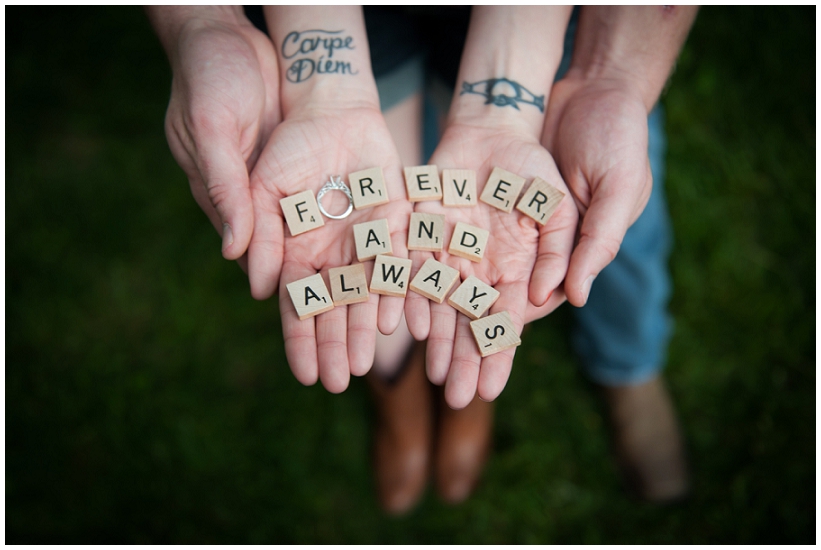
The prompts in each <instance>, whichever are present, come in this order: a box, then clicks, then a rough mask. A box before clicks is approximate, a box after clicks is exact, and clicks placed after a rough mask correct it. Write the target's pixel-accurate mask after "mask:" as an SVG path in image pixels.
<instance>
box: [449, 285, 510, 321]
mask: <svg viewBox="0 0 821 550" xmlns="http://www.w3.org/2000/svg"><path fill="white" fill-rule="evenodd" d="M498 299H499V291H498V290H496V289H495V288H493V287H492V286H490V285H487V284H485V283H483V282H482V281H481V280H480V279H479V278H478V277H474V276H473V275H471V276H470V277H468V278H467V279H465V281H464V282H463V283H462V284H461V285H459V288H457V289H456V291H455V292H454V293H453V294H451V295H450V298H448V303H449V304H450V305H451V306H453V309H455V310H456V311H459V312H461V313H464V314H465V315H467V316H468V317H470V318H471V319H478V318H479V317H481V316H482V315H484V314H485V312H486V311H487V310H488V309H490V306H492V305H493V304H494V303H495V302H496V300H498Z"/></svg>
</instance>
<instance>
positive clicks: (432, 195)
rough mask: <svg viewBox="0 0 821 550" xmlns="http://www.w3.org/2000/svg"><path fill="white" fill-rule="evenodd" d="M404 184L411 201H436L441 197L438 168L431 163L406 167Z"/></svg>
mask: <svg viewBox="0 0 821 550" xmlns="http://www.w3.org/2000/svg"><path fill="white" fill-rule="evenodd" d="M405 186H406V187H407V188H408V200H410V201H411V202H417V201H438V200H441V199H442V184H440V183H439V169H438V168H436V166H434V165H432V164H431V165H428V166H411V167H406V168H405Z"/></svg>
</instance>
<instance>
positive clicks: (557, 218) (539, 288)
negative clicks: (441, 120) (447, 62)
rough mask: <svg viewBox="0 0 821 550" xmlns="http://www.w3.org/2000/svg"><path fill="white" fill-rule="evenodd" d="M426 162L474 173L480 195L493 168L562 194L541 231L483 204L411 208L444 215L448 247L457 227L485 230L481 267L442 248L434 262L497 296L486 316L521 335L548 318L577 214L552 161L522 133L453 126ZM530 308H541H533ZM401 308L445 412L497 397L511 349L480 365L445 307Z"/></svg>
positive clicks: (466, 331) (469, 337)
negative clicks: (441, 389)
mask: <svg viewBox="0 0 821 550" xmlns="http://www.w3.org/2000/svg"><path fill="white" fill-rule="evenodd" d="M430 163H431V164H436V165H437V166H438V167H439V168H440V169H446V168H469V169H474V170H476V182H477V187H478V192H479V193H480V194H481V192H482V189H483V187H484V184H485V182H486V181H487V179H488V176H489V175H490V172H491V171H492V170H493V168H494V167H496V166H499V167H501V168H504V169H505V170H509V171H511V172H513V173H515V174H518V175H520V176H522V177H524V178H526V179H527V180H532V179H533V178H534V177H540V178H542V179H543V180H545V181H547V182H548V183H550V184H551V185H553V186H554V187H556V188H557V189H559V190H560V191H562V192H563V193H565V194H566V197H565V198H564V199H563V200H562V202H561V203H560V205H559V207H558V209H557V210H556V211H555V212H554V214H553V216H552V217H551V218H550V220H549V221H548V222H547V224H546V225H545V226H540V225H537V224H536V222H534V221H533V220H532V219H530V218H529V217H527V216H525V215H524V214H522V213H520V212H519V211H518V210H516V209H514V210H513V211H512V212H511V213H509V214H507V213H505V212H502V211H501V210H497V209H496V208H493V207H492V206H489V205H487V204H485V203H484V202H481V201H479V203H478V205H476V206H473V207H468V208H447V207H444V206H443V205H442V204H441V203H440V202H419V203H417V205H416V211H417V212H428V213H437V214H443V215H444V216H445V219H446V225H445V239H444V242H445V243H446V244H447V243H449V242H450V236H451V234H452V231H453V227H454V226H455V224H456V222H460V221H461V222H464V223H468V224H470V225H473V226H476V227H480V228H483V229H486V230H488V231H490V238H489V240H488V244H487V250H486V252H485V256H484V259H483V260H482V261H481V262H479V263H474V262H471V261H468V260H465V259H462V258H459V257H456V256H451V255H450V254H448V253H447V246H445V249H444V251H443V252H441V253H439V252H437V253H435V254H434V257H436V258H437V259H438V260H439V261H441V262H443V263H445V264H448V265H450V266H451V267H454V268H456V269H459V271H460V273H461V276H462V279H465V278H466V277H468V276H469V275H475V276H476V277H478V278H479V279H481V280H482V281H484V282H485V283H487V284H489V285H491V286H493V287H494V288H495V289H496V290H498V291H499V292H500V293H501V295H500V297H499V299H498V301H497V302H496V303H495V304H494V305H493V307H492V308H491V310H490V313H491V314H492V313H496V312H498V311H503V310H506V311H508V312H509V313H510V315H511V318H512V319H513V322H514V324H515V326H516V330H517V331H518V333H520V334H521V331H522V328H523V326H524V324H525V322H527V321H530V320H532V319H534V318H538V317H541V316H544V315H546V314H547V313H549V312H550V311H552V310H553V309H555V308H556V307H557V306H558V305H559V304H561V303H562V301H563V300H564V295H563V293H562V292H561V290H557V287H558V286H559V285H560V284H561V282H562V280H563V279H564V276H565V272H566V271H567V264H568V261H569V259H570V251H571V250H572V247H573V238H574V235H575V231H576V224H577V220H578V213H577V211H576V206H575V204H574V203H573V201H572V199H571V197H570V196H569V192H568V190H567V188H566V186H565V184H564V182H563V181H562V178H561V176H560V175H559V172H558V170H557V169H556V165H555V164H554V162H553V159H552V158H551V156H550V154H549V153H548V152H547V150H545V149H544V148H543V147H542V146H541V145H540V144H539V143H538V141H537V140H536V139H535V138H533V137H532V136H531V135H530V134H528V133H526V132H520V131H516V130H513V129H500V128H498V127H483V126H480V125H468V124H452V125H451V126H449V127H448V129H447V130H446V132H445V134H444V136H443V137H442V140H441V142H440V144H439V147H438V148H437V149H436V151H435V152H434V154H433V157H432V158H431V160H430ZM443 184H444V182H443ZM430 256H431V253H422V252H413V253H411V259H413V261H414V268H415V269H418V268H419V267H420V266H421V265H422V263H423V262H424V261H425V260H426V259H427V258H429V257H430ZM528 297H529V300H528ZM529 302H531V303H532V304H535V305H538V306H542V307H539V308H536V307H535V306H534V305H531V304H530V303H529ZM405 309H406V316H407V320H408V327H409V328H410V330H411V333H412V334H413V335H414V337H415V338H417V339H423V338H426V337H427V338H428V352H427V353H428V355H427V370H428V377H429V378H430V380H431V381H432V382H433V383H435V384H443V383H444V384H445V399H446V401H447V403H448V404H449V405H450V406H451V407H453V408H456V409H459V408H462V407H464V406H466V405H467V404H468V403H470V401H471V400H472V399H473V397H474V396H475V395H476V393H477V391H478V394H479V397H481V398H482V399H484V400H487V401H490V400H493V399H495V398H496V397H497V396H498V395H499V394H500V393H501V391H502V389H504V386H505V384H506V383H507V379H508V377H509V376H510V369H511V366H512V363H513V355H514V353H515V349H509V350H506V351H503V352H500V353H497V354H495V355H491V356H489V357H486V358H484V359H482V357H481V356H480V355H479V350H478V348H477V347H476V341H475V340H474V338H473V334H472V332H471V330H470V325H469V323H470V319H468V318H467V317H466V316H464V315H462V314H461V313H458V312H457V311H456V310H455V309H453V308H452V307H451V306H449V305H448V304H447V303H446V302H445V303H442V304H436V303H434V302H431V301H429V300H427V299H426V298H423V297H421V296H419V295H417V294H413V293H412V294H409V295H408V298H407V300H406V308H405Z"/></svg>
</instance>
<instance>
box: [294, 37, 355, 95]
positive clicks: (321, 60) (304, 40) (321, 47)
mask: <svg viewBox="0 0 821 550" xmlns="http://www.w3.org/2000/svg"><path fill="white" fill-rule="evenodd" d="M353 49H355V47H354V45H353V36H345V35H344V31H326V30H322V29H313V30H308V31H292V32H289V33H288V36H286V37H285V40H283V41H282V57H283V58H285V59H293V61H292V62H291V65H290V67H288V70H287V71H285V77H286V78H287V79H288V80H289V81H290V82H295V83H299V82H305V81H306V80H308V79H309V78H311V77H312V76H313V75H315V74H351V75H356V74H359V71H357V70H354V69H353V68H352V67H351V64H350V63H349V62H348V61H342V60H340V59H338V58H337V59H333V56H334V52H338V51H340V50H353ZM317 56H318V57H317Z"/></svg>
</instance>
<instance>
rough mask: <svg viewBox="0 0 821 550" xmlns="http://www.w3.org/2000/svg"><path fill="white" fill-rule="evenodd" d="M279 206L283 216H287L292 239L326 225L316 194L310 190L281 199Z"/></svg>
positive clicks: (286, 219) (286, 220)
mask: <svg viewBox="0 0 821 550" xmlns="http://www.w3.org/2000/svg"><path fill="white" fill-rule="evenodd" d="M279 206H280V208H282V215H283V216H285V222H286V223H287V224H288V229H290V231H291V236H292V237H296V236H297V235H299V234H300V233H305V232H306V231H310V230H311V229H316V228H317V227H322V226H323V225H325V220H324V219H323V218H322V214H320V213H319V206H318V205H317V204H316V198H315V197H314V192H313V191H311V190H310V189H309V190H307V191H302V192H301V193H297V194H296V195H291V196H290V197H285V198H284V199H280V200H279Z"/></svg>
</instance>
